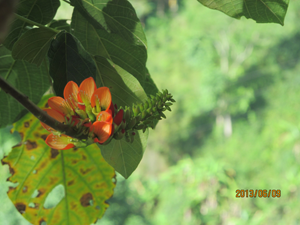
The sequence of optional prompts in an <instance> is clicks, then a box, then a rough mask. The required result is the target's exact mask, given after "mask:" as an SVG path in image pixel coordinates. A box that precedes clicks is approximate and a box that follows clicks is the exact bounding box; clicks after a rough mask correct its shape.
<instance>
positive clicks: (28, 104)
mask: <svg viewBox="0 0 300 225" xmlns="http://www.w3.org/2000/svg"><path fill="white" fill-rule="evenodd" d="M0 88H1V89H2V90H3V91H5V92H6V93H7V94H9V95H11V96H12V97H13V98H15V99H16V100H17V101H18V102H19V103H21V104H22V105H23V106H24V107H25V108H26V109H27V110H28V111H29V112H31V113H32V114H33V115H34V116H35V117H36V118H38V119H39V120H40V121H41V122H43V123H45V124H47V125H48V126H50V127H52V128H53V129H55V130H57V131H60V132H61V133H63V134H65V135H68V136H70V137H72V138H78V139H87V136H88V135H84V134H81V135H80V136H78V133H77V131H76V130H74V129H73V128H72V127H71V126H67V125H65V124H63V123H60V122H58V121H57V120H55V119H54V118H52V117H51V116H49V115H48V114H47V113H46V112H44V111H43V110H41V109H40V108H39V107H38V106H37V105H35V104H34V103H33V102H32V101H30V100H29V99H28V97H27V96H25V95H24V94H22V93H21V92H19V91H18V90H17V89H15V88H14V87H13V86H11V85H10V84H9V83H7V82H6V80H4V79H3V78H2V77H0Z"/></svg>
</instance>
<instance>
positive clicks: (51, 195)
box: [2, 98, 115, 225]
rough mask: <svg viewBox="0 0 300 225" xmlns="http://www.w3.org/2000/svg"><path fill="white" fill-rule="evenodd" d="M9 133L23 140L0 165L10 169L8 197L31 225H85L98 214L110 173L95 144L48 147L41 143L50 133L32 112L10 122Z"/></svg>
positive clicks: (103, 205)
mask: <svg viewBox="0 0 300 225" xmlns="http://www.w3.org/2000/svg"><path fill="white" fill-rule="evenodd" d="M44 100H47V98H46V99H44ZM45 103H46V101H44V102H43V105H44V104H45ZM14 130H16V131H17V132H19V133H20V135H21V137H22V142H21V143H20V144H19V145H17V146H15V147H14V148H13V150H12V151H11V153H10V154H9V155H8V156H7V157H6V158H4V159H3V160H2V163H3V164H8V165H9V170H10V172H11V174H12V176H11V177H10V178H9V181H11V182H13V183H18V185H17V186H16V187H15V188H14V187H11V188H10V189H9V191H8V196H9V198H10V199H11V201H12V202H13V204H14V205H15V206H16V208H17V210H18V211H19V212H20V213H21V214H22V215H23V216H24V217H25V218H26V219H27V220H28V221H29V222H30V223H32V224H34V225H41V224H47V225H56V224H64V225H74V224H76V225H87V224H91V223H93V222H95V221H96V220H97V219H98V218H100V217H102V216H103V214H104V212H105V210H106V208H107V207H108V204H107V203H106V202H105V201H106V200H107V199H109V198H110V197H111V196H112V194H113V189H114V187H115V172H114V169H113V168H112V167H111V166H109V165H108V164H107V162H105V160H104V159H103V157H102V156H101V152H100V150H99V148H98V147H97V145H90V146H88V147H86V148H79V149H69V150H62V151H59V150H55V149H51V148H50V147H48V146H47V145H46V144H45V141H44V140H45V138H46V137H47V135H48V133H49V132H48V131H46V130H45V129H44V128H43V127H42V126H41V124H40V122H39V120H37V119H36V118H35V117H34V116H33V115H32V114H27V115H26V116H25V117H24V118H23V119H22V120H20V121H18V122H17V123H16V124H14Z"/></svg>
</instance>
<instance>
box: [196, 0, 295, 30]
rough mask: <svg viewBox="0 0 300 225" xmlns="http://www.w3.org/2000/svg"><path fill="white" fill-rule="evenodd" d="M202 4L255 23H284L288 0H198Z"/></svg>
mask: <svg viewBox="0 0 300 225" xmlns="http://www.w3.org/2000/svg"><path fill="white" fill-rule="evenodd" d="M198 1H199V2H200V3H202V4H203V5H205V6H207V7H209V8H211V9H217V10H219V11H221V12H224V13H226V14H227V15H228V16H231V17H234V18H238V19H239V18H240V17H242V16H245V17H246V18H248V19H249V18H251V19H253V20H255V21H256V22H257V23H279V24H281V25H283V24H284V17H285V14H286V11H287V8H288V4H289V0H247V1H245V0H233V1H227V0H198Z"/></svg>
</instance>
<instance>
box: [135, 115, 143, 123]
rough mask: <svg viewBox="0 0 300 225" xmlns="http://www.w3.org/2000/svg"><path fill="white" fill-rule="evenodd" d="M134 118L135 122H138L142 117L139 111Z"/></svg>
mask: <svg viewBox="0 0 300 225" xmlns="http://www.w3.org/2000/svg"><path fill="white" fill-rule="evenodd" d="M135 119H136V123H138V122H140V121H141V119H142V114H141V113H139V114H138V115H137V116H136V117H135Z"/></svg>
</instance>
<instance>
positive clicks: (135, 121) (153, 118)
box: [114, 90, 175, 143]
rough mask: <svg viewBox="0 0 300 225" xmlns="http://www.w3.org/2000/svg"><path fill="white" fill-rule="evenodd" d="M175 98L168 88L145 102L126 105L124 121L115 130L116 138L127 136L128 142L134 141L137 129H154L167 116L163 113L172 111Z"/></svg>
mask: <svg viewBox="0 0 300 225" xmlns="http://www.w3.org/2000/svg"><path fill="white" fill-rule="evenodd" d="M173 102H175V100H174V99H173V96H172V95H171V94H170V93H168V90H164V91H163V92H158V93H157V94H156V96H153V95H151V96H150V98H148V99H147V100H146V101H145V102H144V103H141V104H133V106H132V107H125V110H124V117H123V121H122V123H121V124H120V126H119V127H118V128H119V129H117V130H116V131H115V135H114V138H115V139H121V138H123V137H125V140H126V141H128V142H131V143H132V142H133V141H134V136H135V130H143V132H145V131H146V129H147V128H150V127H151V128H152V129H154V127H155V125H156V123H157V121H158V120H161V119H162V118H166V116H165V114H164V113H163V112H164V111H166V110H169V111H171V108H170V106H171V105H173Z"/></svg>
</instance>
